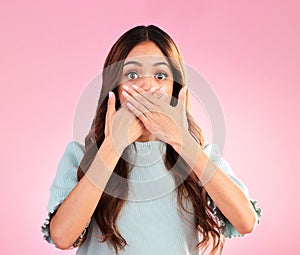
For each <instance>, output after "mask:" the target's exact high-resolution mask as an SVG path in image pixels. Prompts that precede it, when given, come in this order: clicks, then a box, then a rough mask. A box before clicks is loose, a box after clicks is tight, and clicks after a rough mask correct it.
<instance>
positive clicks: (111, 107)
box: [105, 91, 116, 135]
mask: <svg viewBox="0 0 300 255" xmlns="http://www.w3.org/2000/svg"><path fill="white" fill-rule="evenodd" d="M115 101H116V100H115V95H114V93H113V92H112V91H109V93H108V100H107V110H106V115H105V134H106V135H107V134H108V133H110V123H111V120H112V116H113V114H114V112H115V111H116V108H115Z"/></svg>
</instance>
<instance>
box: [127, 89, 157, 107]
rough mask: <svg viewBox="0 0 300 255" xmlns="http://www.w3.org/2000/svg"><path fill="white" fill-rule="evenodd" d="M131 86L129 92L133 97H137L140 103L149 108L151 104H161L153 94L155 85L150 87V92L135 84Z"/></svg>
mask: <svg viewBox="0 0 300 255" xmlns="http://www.w3.org/2000/svg"><path fill="white" fill-rule="evenodd" d="M132 88H133V89H130V93H132V95H133V96H134V97H137V98H138V100H139V101H141V103H142V104H143V105H145V106H146V107H147V108H148V109H149V110H150V108H149V107H151V105H160V104H161V101H160V100H159V99H158V98H157V97H156V96H155V95H154V94H153V92H154V91H155V89H156V87H152V88H151V89H150V92H149V91H147V90H144V89H143V88H142V87H139V86H136V85H132Z"/></svg>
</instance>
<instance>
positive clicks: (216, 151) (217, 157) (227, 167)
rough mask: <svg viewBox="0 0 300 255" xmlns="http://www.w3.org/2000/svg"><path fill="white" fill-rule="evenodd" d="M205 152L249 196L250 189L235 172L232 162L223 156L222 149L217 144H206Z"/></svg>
mask: <svg viewBox="0 0 300 255" xmlns="http://www.w3.org/2000/svg"><path fill="white" fill-rule="evenodd" d="M204 152H205V153H206V154H207V156H208V157H209V159H210V160H211V161H213V162H214V163H215V164H216V165H217V166H218V167H219V168H220V169H221V170H222V171H223V172H224V173H225V174H227V175H228V176H229V177H230V178H231V179H232V180H233V181H234V182H235V183H236V184H237V185H238V186H239V187H240V188H241V189H242V190H243V191H244V193H245V194H246V195H247V196H249V190H248V187H247V186H246V184H245V183H244V182H243V181H242V180H240V179H239V178H238V177H237V176H236V175H235V173H234V171H233V169H232V167H231V164H230V163H229V162H228V161H227V160H226V159H225V158H224V157H223V156H222V153H221V150H220V148H219V146H218V145H217V144H212V143H211V144H206V145H205V146H204Z"/></svg>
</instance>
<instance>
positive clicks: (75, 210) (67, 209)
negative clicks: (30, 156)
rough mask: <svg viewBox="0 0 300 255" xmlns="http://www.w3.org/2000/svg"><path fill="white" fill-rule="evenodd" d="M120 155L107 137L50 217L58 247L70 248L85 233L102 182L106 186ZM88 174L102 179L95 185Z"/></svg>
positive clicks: (53, 237) (52, 231) (52, 232)
mask: <svg viewBox="0 0 300 255" xmlns="http://www.w3.org/2000/svg"><path fill="white" fill-rule="evenodd" d="M119 157H120V156H119V154H118V153H117V152H116V151H115V149H114V147H113V144H112V141H111V140H110V139H104V141H103V143H102V145H101V147H100V148H99V150H98V152H97V154H96V156H95V159H94V160H93V162H92V164H91V166H90V168H89V169H88V171H87V172H86V174H85V175H84V176H83V177H82V179H81V180H80V181H79V182H78V183H77V184H76V186H75V187H74V189H73V190H72V191H71V192H70V194H69V195H68V196H67V197H66V199H65V200H64V201H63V202H62V204H61V205H60V206H59V208H58V210H57V212H56V214H55V215H54V216H53V217H52V218H51V221H50V233H51V237H52V240H53V242H54V243H55V245H56V247H58V248H60V249H68V248H70V247H71V246H72V244H73V243H74V242H75V240H76V239H77V238H78V236H79V235H80V234H81V233H82V231H83V230H84V228H85V226H86V225H87V224H88V222H89V220H90V218H91V217H92V215H93V213H94V211H95V209H96V206H97V204H98V202H99V200H100V198H101V195H102V192H103V191H102V190H100V189H99V186H100V187H105V185H106V183H107V182H108V180H109V178H110V175H111V173H112V171H113V169H114V168H115V166H116V164H117V162H118V160H119ZM103 168H105V169H103ZM107 169H108V170H107ZM87 175H88V176H99V179H100V180H101V182H102V183H99V182H98V183H97V185H94V183H93V182H92V181H93V180H91V179H90V178H89V177H87ZM97 181H98V180H97ZM98 185H99V186H98Z"/></svg>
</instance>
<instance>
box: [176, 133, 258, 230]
mask: <svg viewBox="0 0 300 255" xmlns="http://www.w3.org/2000/svg"><path fill="white" fill-rule="evenodd" d="M173 147H174V149H175V150H176V151H177V152H178V153H179V154H180V156H181V157H182V158H183V159H184V160H185V161H186V162H187V163H188V164H189V165H190V166H191V168H192V169H193V171H194V172H195V173H196V175H197V176H198V178H199V180H200V182H201V183H202V185H203V186H204V188H205V189H206V191H207V193H208V194H209V196H210V197H211V199H212V200H213V201H214V202H215V204H216V205H217V207H218V208H219V209H220V211H221V212H222V213H223V215H224V216H225V217H226V218H227V219H228V220H229V221H230V222H231V224H232V225H233V226H234V227H235V228H236V230H237V231H238V232H239V233H241V234H246V233H250V232H252V230H253V229H254V227H255V226H256V223H257V216H256V212H255V210H254V208H253V206H252V204H251V202H250V201H249V198H248V196H247V194H245V192H244V191H243V190H242V189H241V188H240V187H239V186H238V185H237V184H236V183H235V182H234V181H233V180H232V179H231V178H230V177H229V176H228V175H227V174H226V173H224V172H223V171H222V170H221V169H220V168H218V166H217V165H216V164H215V163H214V162H212V161H211V160H210V159H209V157H208V156H207V155H206V153H205V152H204V151H203V150H202V149H201V148H200V145H199V144H198V143H197V142H196V141H195V140H194V138H192V136H191V135H186V136H185V138H184V139H182V140H181V141H180V142H178V141H177V142H173Z"/></svg>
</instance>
